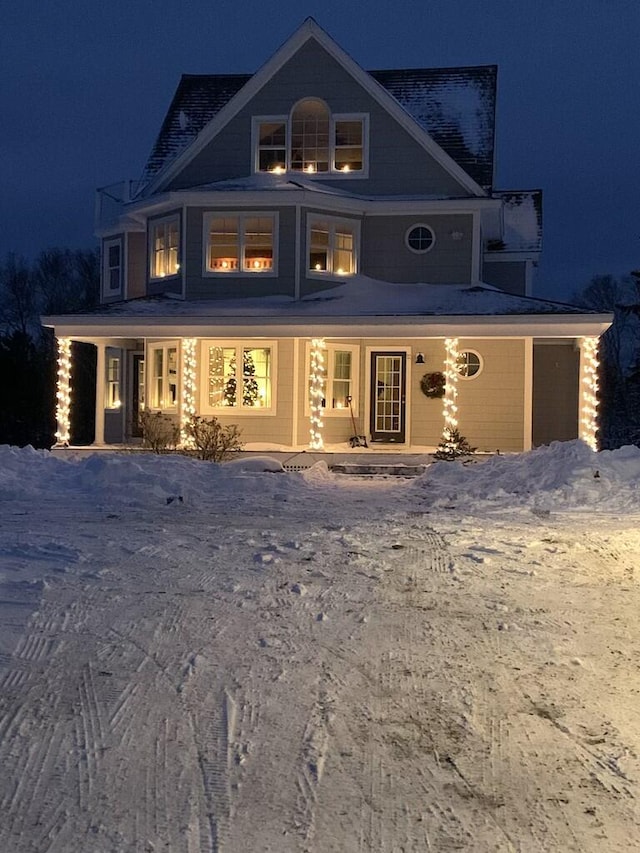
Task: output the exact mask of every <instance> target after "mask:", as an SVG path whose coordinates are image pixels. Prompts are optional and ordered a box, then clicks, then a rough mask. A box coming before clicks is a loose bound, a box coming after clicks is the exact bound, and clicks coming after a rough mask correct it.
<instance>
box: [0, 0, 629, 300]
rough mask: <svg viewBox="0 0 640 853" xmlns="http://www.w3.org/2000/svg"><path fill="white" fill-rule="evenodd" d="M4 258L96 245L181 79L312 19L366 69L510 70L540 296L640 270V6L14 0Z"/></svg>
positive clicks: (513, 164)
mask: <svg viewBox="0 0 640 853" xmlns="http://www.w3.org/2000/svg"><path fill="white" fill-rule="evenodd" d="M0 12H1V14H0V70H1V71H2V81H3V85H2V87H1V88H0V107H1V109H0V225H1V228H0V257H3V256H4V255H5V254H6V253H7V252H9V251H14V252H18V253H21V254H24V255H26V256H27V257H29V258H31V257H34V256H35V255H36V254H37V252H38V251H40V250H41V249H43V248H46V247H49V246H54V245H58V246H68V247H71V248H86V247H90V246H93V245H95V243H96V241H95V238H94V236H93V205H94V190H95V188H96V187H99V186H104V185H107V184H110V183H114V182H115V181H118V180H120V179H124V178H138V177H139V176H140V173H141V171H142V167H143V165H144V162H145V160H146V157H147V155H148V153H149V151H150V149H151V147H152V145H153V142H154V140H155V137H156V135H157V133H158V131H159V129H160V124H161V122H162V119H163V117H164V114H165V111H166V109H167V107H168V106H169V103H170V101H171V98H172V96H173V93H174V90H175V88H176V86H177V83H178V80H179V78H180V75H181V74H182V73H191V74H206V73H212V74H213V73H250V72H253V71H256V70H257V69H258V68H259V67H260V66H261V65H262V64H263V63H264V62H265V61H266V60H267V59H268V58H269V57H270V56H271V55H272V54H273V53H274V52H275V51H276V49H277V48H278V47H279V46H280V45H281V44H282V42H283V41H285V40H286V39H287V38H288V37H289V36H290V35H291V34H292V33H293V32H294V31H295V30H296V29H297V28H298V26H299V25H300V24H301V23H302V22H303V20H304V19H305V18H306V17H307V16H309V15H311V16H313V17H314V18H315V19H316V21H317V22H318V23H319V24H320V26H322V27H323V28H324V29H325V30H326V31H327V32H328V33H329V35H330V36H332V37H333V38H334V39H335V40H336V41H337V42H338V43H339V44H340V45H341V47H342V48H344V50H346V51H347V53H349V54H350V55H351V56H352V57H353V58H354V59H355V60H356V62H358V63H359V64H360V65H361V66H362V67H363V68H365V69H374V68H375V69H380V68H403V67H407V68H409V67H442V66H455V65H485V64H497V65H498V66H499V71H498V133H497V164H498V170H497V188H500V189H533V188H538V187H539V188H542V189H543V191H544V251H543V258H542V263H541V265H540V269H539V271H538V276H537V287H536V289H537V292H538V293H539V294H540V295H545V296H553V295H555V296H558V297H565V296H567V295H568V294H571V293H572V292H573V291H574V290H575V289H576V288H577V287H579V286H580V285H581V284H583V283H586V282H587V281H588V280H589V279H590V278H591V276H592V275H595V274H603V273H613V274H615V275H620V274H624V273H628V272H629V271H630V270H631V269H637V268H638V267H640V48H639V44H640V2H639V0H530V2H522V0H447V2H444V3H438V4H431V3H428V2H427V0H420V2H414V0H410V1H409V2H402V0H397V2H395V3H391V2H389V0H385V2H381V0H368V2H357V1H356V0H351V2H349V3H344V2H336V0H323V2H300V0H298V2H291V0H280V2H279V3H264V2H260V3H255V2H241V0H240V1H239V0H217V2H214V1H213V0H207V2H204V0H182V2H180V0H110V2H108V3H105V2H98V0H20V2H9V0H0Z"/></svg>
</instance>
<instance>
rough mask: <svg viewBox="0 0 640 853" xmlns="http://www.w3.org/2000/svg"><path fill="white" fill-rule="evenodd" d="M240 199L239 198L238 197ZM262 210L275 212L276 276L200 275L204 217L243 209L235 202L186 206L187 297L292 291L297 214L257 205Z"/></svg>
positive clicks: (264, 294)
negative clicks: (206, 205)
mask: <svg viewBox="0 0 640 853" xmlns="http://www.w3.org/2000/svg"><path fill="white" fill-rule="evenodd" d="M238 201H239V202H241V198H238ZM250 209H251V210H252V211H253V210H261V209H264V211H265V213H277V214H278V223H279V225H278V246H277V253H278V275H277V276H266V275H244V276H243V275H203V265H204V244H203V241H204V234H203V217H204V214H205V213H207V212H210V211H211V212H214V211H215V212H216V213H218V212H219V213H224V211H225V210H234V211H237V210H242V206H241V205H238V206H237V207H234V208H229V207H216V208H212V207H207V208H188V209H187V214H186V218H185V219H186V224H185V229H184V235H183V243H182V246H183V259H184V263H185V276H186V288H185V296H186V299H215V298H220V299H228V298H230V297H233V298H237V297H239V296H246V297H251V296H269V295H271V294H284V295H287V296H293V295H294V293H295V239H296V236H295V234H296V231H295V229H296V215H295V209H294V208H274V207H265V208H259V207H254V206H252V207H251V208H250Z"/></svg>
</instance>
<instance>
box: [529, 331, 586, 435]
mask: <svg viewBox="0 0 640 853" xmlns="http://www.w3.org/2000/svg"><path fill="white" fill-rule="evenodd" d="M579 377H580V353H579V351H578V348H577V347H576V346H575V343H574V342H573V341H567V342H566V343H554V344H546V343H535V342H534V346H533V445H534V447H538V446H540V445H541V444H549V443H550V442H552V441H571V440H572V439H574V438H577V437H578V394H579V384H580V383H579Z"/></svg>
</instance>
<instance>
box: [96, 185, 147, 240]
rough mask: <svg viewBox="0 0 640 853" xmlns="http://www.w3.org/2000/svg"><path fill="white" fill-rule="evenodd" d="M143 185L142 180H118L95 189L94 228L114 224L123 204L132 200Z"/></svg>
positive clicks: (97, 228)
mask: <svg viewBox="0 0 640 853" xmlns="http://www.w3.org/2000/svg"><path fill="white" fill-rule="evenodd" d="M144 186H145V183H144V181H119V182H118V183H116V184H109V186H106V187H100V189H98V190H96V208H95V219H94V222H95V228H96V230H99V229H101V228H108V227H109V226H111V225H115V223H116V222H117V221H118V219H119V217H120V216H121V214H122V212H123V209H124V206H125V205H126V204H128V203H129V202H131V201H134V199H136V198H137V196H138V195H139V194H140V192H141V191H142V189H143V187H144Z"/></svg>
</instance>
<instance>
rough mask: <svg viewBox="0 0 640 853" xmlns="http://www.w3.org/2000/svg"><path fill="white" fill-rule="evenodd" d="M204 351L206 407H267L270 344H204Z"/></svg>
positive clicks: (269, 382) (269, 378)
mask: <svg viewBox="0 0 640 853" xmlns="http://www.w3.org/2000/svg"><path fill="white" fill-rule="evenodd" d="M205 353H206V363H207V371H208V383H207V391H206V393H207V399H206V405H207V406H208V407H209V408H211V409H220V408H234V409H252V410H253V409H270V408H271V405H272V400H271V373H272V348H271V347H270V346H242V345H240V346H237V345H235V346H234V345H231V346H227V345H212V344H207V345H206V349H205Z"/></svg>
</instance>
